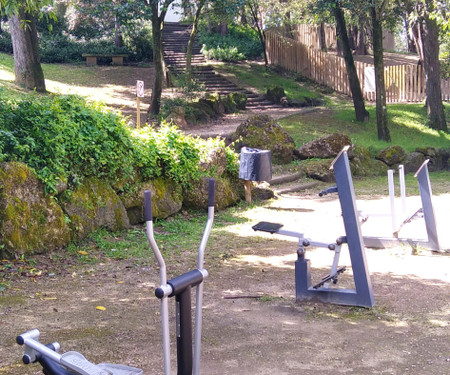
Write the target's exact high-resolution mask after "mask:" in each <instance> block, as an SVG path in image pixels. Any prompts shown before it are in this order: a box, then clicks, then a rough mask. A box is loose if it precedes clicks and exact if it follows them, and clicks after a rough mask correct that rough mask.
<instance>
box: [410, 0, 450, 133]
mask: <svg viewBox="0 0 450 375" xmlns="http://www.w3.org/2000/svg"><path fill="white" fill-rule="evenodd" d="M449 19H450V9H449V8H448V2H445V1H444V2H439V1H433V0H418V1H417V2H416V9H415V22H414V23H413V30H414V32H413V35H414V40H415V44H416V47H417V51H418V53H419V57H420V59H421V61H422V62H423V69H424V72H425V78H426V86H425V91H426V95H427V100H426V106H427V114H428V126H429V127H430V128H432V129H436V130H443V131H448V127H447V121H446V118H445V112H444V106H443V104H442V93H441V66H440V62H439V22H438V21H441V24H446V26H448V24H449V22H450V21H449Z"/></svg>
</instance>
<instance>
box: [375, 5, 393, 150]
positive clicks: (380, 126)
mask: <svg viewBox="0 0 450 375" xmlns="http://www.w3.org/2000/svg"><path fill="white" fill-rule="evenodd" d="M386 4H387V0H383V1H381V3H377V2H376V1H373V2H372V4H371V7H370V18H371V19H372V39H373V40H372V44H373V63H374V66H375V90H376V113H377V132H378V139H379V140H381V141H386V142H390V141H391V136H390V133H389V129H388V126H387V107H386V85H385V81H384V60H383V28H382V24H381V23H382V18H383V14H384V9H385V7H386Z"/></svg>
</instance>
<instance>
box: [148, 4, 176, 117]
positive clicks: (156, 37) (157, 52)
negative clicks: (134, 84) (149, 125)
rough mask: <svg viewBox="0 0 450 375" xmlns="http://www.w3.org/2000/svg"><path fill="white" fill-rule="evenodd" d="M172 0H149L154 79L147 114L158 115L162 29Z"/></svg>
mask: <svg viewBox="0 0 450 375" xmlns="http://www.w3.org/2000/svg"><path fill="white" fill-rule="evenodd" d="M174 1H175V0H150V9H151V12H152V33H153V36H152V39H153V64H154V66H155V80H154V82H153V91H152V98H151V102H150V109H149V115H158V114H159V111H160V108H161V95H162V88H163V81H164V59H163V48H162V29H163V26H164V19H165V18H166V14H167V10H168V9H169V6H170V5H171V4H172V3H173V2H174Z"/></svg>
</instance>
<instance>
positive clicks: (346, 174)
mask: <svg viewBox="0 0 450 375" xmlns="http://www.w3.org/2000/svg"><path fill="white" fill-rule="evenodd" d="M333 168H334V174H335V178H336V185H337V186H338V194H339V201H340V204H341V209H342V217H343V220H344V227H345V233H346V235H347V244H348V248H349V252H350V259H351V261H352V268H353V278H354V281H355V288H356V294H357V295H356V302H357V305H359V306H373V305H374V297H373V291H372V282H371V280H370V275H369V269H368V267H367V260H366V254H365V251H364V247H363V238H362V235H361V227H360V224H359V219H358V210H357V207H356V200H355V191H354V188H353V181H352V176H351V171H350V164H349V161H348V155H347V152H346V150H343V152H341V153H340V155H338V157H337V158H336V159H335V160H334V161H333Z"/></svg>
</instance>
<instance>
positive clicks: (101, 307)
mask: <svg viewBox="0 0 450 375" xmlns="http://www.w3.org/2000/svg"><path fill="white" fill-rule="evenodd" d="M95 308H96V309H97V310H100V311H105V310H106V307H105V306H96V307H95Z"/></svg>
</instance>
